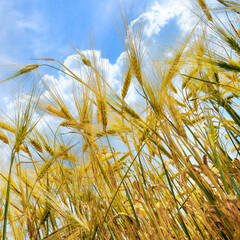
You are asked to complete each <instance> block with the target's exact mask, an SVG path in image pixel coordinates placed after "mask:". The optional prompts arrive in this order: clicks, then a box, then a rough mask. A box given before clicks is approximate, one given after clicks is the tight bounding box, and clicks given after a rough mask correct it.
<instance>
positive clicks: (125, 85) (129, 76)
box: [122, 66, 133, 99]
mask: <svg viewBox="0 0 240 240" xmlns="http://www.w3.org/2000/svg"><path fill="white" fill-rule="evenodd" d="M132 74H133V71H132V67H131V66H130V67H129V69H128V71H127V73H126V76H125V79H124V82H123V88H122V98H123V99H124V98H125V97H126V95H127V92H128V89H129V86H130V83H131V80H132Z"/></svg>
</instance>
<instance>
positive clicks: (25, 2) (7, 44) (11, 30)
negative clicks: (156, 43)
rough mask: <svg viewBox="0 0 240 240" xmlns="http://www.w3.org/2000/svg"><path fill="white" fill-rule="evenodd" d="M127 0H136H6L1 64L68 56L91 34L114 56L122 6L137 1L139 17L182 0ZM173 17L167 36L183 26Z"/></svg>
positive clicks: (0, 28)
mask: <svg viewBox="0 0 240 240" xmlns="http://www.w3.org/2000/svg"><path fill="white" fill-rule="evenodd" d="M126 2H130V1H125V3H124V1H123V0H101V1H98V0H70V1H69V0H34V1H29V0H7V1H5V0H4V1H1V2H0V20H1V21H0V34H1V38H0V65H4V64H11V63H29V62H30V59H32V58H37V57H51V58H57V59H60V60H63V59H64V58H66V57H67V56H68V55H70V54H71V53H73V50H72V48H71V46H70V43H72V44H73V45H74V46H76V47H78V48H80V49H83V50H84V49H88V48H89V47H90V45H89V43H90V36H92V38H93V39H94V42H95V47H96V49H101V50H102V52H103V53H104V56H105V57H107V58H109V59H110V61H111V62H113V61H115V60H116V59H117V57H118V56H119V55H120V53H121V52H122V41H121V38H120V34H119V30H118V27H117V24H116V21H117V22H118V23H121V17H120V9H119V6H121V7H123V6H124V4H125V5H126V8H127V9H130V6H132V11H131V12H132V15H133V16H131V18H132V20H134V18H137V17H139V16H140V15H141V14H143V13H144V11H148V10H149V9H150V8H151V7H152V6H153V5H154V4H156V3H159V4H163V5H164V4H165V5H166V3H167V2H173V3H174V2H175V3H174V5H176V4H177V2H178V1H177V0H175V1H174V0H172V1H169V0H167V1H166V0H163V1H152V0H145V1H139V0H135V1H132V2H131V3H126ZM174 5H173V6H172V7H174ZM178 5H179V4H178ZM160 17H161V16H159V18H160ZM173 19H174V18H173ZM170 20H172V19H170ZM176 20H177V19H176V18H175V22H176ZM170 23H171V26H169V27H168V28H166V27H167V26H166V27H165V33H164V35H165V36H166V38H167V36H168V35H169V33H170V35H172V33H177V32H178V29H177V27H176V26H174V22H173V21H170ZM164 25H165V24H164ZM166 25H167V23H166ZM164 35H162V36H161V40H162V41H163V42H164V41H166V40H164V39H165V37H164Z"/></svg>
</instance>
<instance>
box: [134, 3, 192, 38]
mask: <svg viewBox="0 0 240 240" xmlns="http://www.w3.org/2000/svg"><path fill="white" fill-rule="evenodd" d="M174 17H178V22H177V23H178V24H179V26H180V28H181V30H182V31H186V30H189V28H190V27H192V26H193V24H194V21H193V18H192V15H191V12H190V10H189V9H188V7H187V2H186V0H183V1H175V0H169V1H165V2H163V3H159V2H158V1H155V2H154V3H153V5H152V6H151V7H150V8H149V10H148V11H146V12H144V13H142V14H141V15H140V16H139V17H138V18H136V19H135V20H133V21H132V22H131V24H130V27H133V26H134V25H136V24H139V23H143V24H144V35H145V37H149V38H150V37H152V36H154V35H157V34H159V33H160V31H161V29H162V28H163V27H164V26H165V25H166V24H167V23H168V22H169V20H170V19H172V18H174Z"/></svg>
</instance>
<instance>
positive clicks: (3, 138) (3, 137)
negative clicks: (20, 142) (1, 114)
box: [0, 131, 9, 144]
mask: <svg viewBox="0 0 240 240" xmlns="http://www.w3.org/2000/svg"><path fill="white" fill-rule="evenodd" d="M0 140H2V141H3V142H4V143H6V144H9V140H8V138H7V136H6V135H5V134H4V133H3V132H1V131H0Z"/></svg>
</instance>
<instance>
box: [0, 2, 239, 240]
mask: <svg viewBox="0 0 240 240" xmlns="http://www.w3.org/2000/svg"><path fill="white" fill-rule="evenodd" d="M216 2H218V4H219V5H218V8H213V7H211V6H209V5H208V4H207V2H205V1H204V0H201V1H200V0H198V1H195V7H194V9H195V11H196V14H197V15H198V17H199V22H198V23H197V25H196V26H194V27H193V30H192V31H191V32H190V33H189V34H188V35H187V36H184V37H182V38H181V41H179V42H178V43H177V44H176V46H175V47H174V49H173V51H172V53H173V54H172V55H171V56H170V57H169V56H165V57H164V60H163V57H162V56H161V58H160V57H159V59H157V58H156V57H151V51H150V49H143V48H142V45H141V28H140V29H136V31H135V32H132V33H131V34H127V35H126V36H123V38H124V39H127V41H125V42H124V46H125V52H126V61H125V67H124V70H123V71H122V76H121V78H122V86H121V89H122V90H121V92H120V93H118V92H116V91H115V90H114V88H113V87H112V86H111V85H110V84H109V82H108V81H107V80H106V79H105V77H104V75H103V74H102V72H101V69H99V66H98V64H97V62H96V58H95V57H94V55H93V56H92V57H91V58H89V56H85V55H84V54H83V53H82V52H81V51H79V50H77V49H76V54H78V57H79V60H80V63H81V66H82V67H84V68H85V69H86V72H87V73H88V74H85V75H84V78H81V77H79V76H78V75H77V74H76V73H74V72H72V71H71V69H69V68H68V67H67V66H65V65H64V64H63V63H62V62H60V61H58V60H56V59H48V58H45V59H37V61H38V64H36V62H33V63H32V64H30V65H26V66H25V67H23V68H21V69H20V70H19V71H17V72H16V73H15V74H13V75H12V76H10V77H9V78H8V79H6V80H5V81H20V82H21V81H22V80H23V79H28V80H30V81H31V79H32V78H37V79H39V81H40V82H41V84H42V86H43V89H44V92H45V94H42V95H41V94H39V93H38V91H37V90H36V86H35V85H34V84H32V88H31V89H32V90H31V91H28V94H27V95H26V94H25V97H22V98H21V99H20V100H19V108H18V109H16V112H15V116H16V117H15V118H14V119H13V120H11V121H10V120H9V121H8V120H7V119H4V118H1V119H0V141H1V144H2V145H4V147H5V148H6V149H7V151H8V153H9V154H8V159H7V161H8V163H9V169H8V170H7V171H3V170H1V171H0V183H1V185H0V186H1V187H0V236H1V238H2V239H3V240H5V239H46V240H47V239H68V240H70V239H89V240H90V239H92V240H93V239H106V240H110V239H116V240H117V239H139V240H140V239H141V240H143V239H146V240H149V239H153V240H155V239H156V240H157V239H179V240H180V239H181V240H182V239H192V240H198V239H225V240H232V239H234V240H238V239H240V111H239V96H240V75H239V73H240V4H239V2H238V1H227V0H221V1H220V0H218V1H216ZM223 15H224V19H225V20H224V21H223V20H222V16H223ZM125 25H126V24H125ZM124 31H125V32H127V27H126V26H125V29H124V30H123V32H124ZM127 33H129V32H127ZM149 45H150V46H151V44H149ZM149 48H150V47H149ZM145 56H148V57H147V61H146V60H144V59H145ZM41 68H44V69H45V70H46V69H48V68H50V69H52V70H54V71H57V72H61V73H62V74H63V75H65V76H66V77H67V78H68V79H71V81H72V82H73V84H74V86H75V91H74V92H73V93H72V96H73V99H72V103H71V104H72V105H71V107H69V104H68V103H66V102H65V101H64V98H63V96H62V95H61V93H60V92H59V91H58V89H56V88H53V87H50V86H49V85H48V83H47V82H46V81H44V79H43V78H42V77H41ZM131 86H134V88H135V89H136V91H137V94H139V97H140V98H141V105H132V104H128V103H127V101H126V96H127V95H128V94H129V89H130V87H131ZM42 115H44V116H49V117H50V118H51V119H53V121H54V123H55V124H53V125H51V124H46V125H44V127H42V126H39V125H40V123H41V120H40V118H41V116H42Z"/></svg>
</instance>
